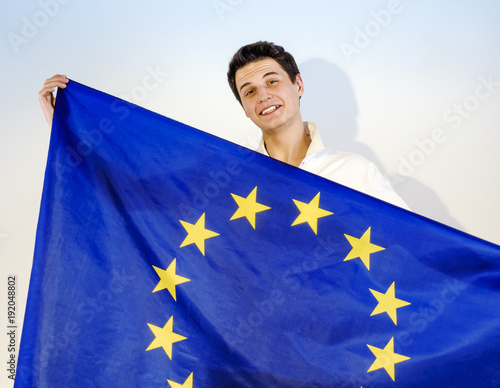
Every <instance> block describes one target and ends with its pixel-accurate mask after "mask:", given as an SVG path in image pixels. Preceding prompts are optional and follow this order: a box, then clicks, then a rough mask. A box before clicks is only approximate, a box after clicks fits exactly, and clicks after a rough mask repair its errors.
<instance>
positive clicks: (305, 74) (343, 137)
mask: <svg viewBox="0 0 500 388" xmlns="http://www.w3.org/2000/svg"><path fill="white" fill-rule="evenodd" d="M299 68H300V72H301V75H302V78H303V80H304V91H305V93H304V96H303V97H302V99H301V102H300V104H301V111H302V117H303V119H304V120H306V121H308V120H309V121H312V122H314V123H315V124H316V125H317V126H318V129H319V131H320V134H321V139H322V140H323V143H324V145H325V147H326V148H330V149H333V150H335V151H348V152H353V153H356V154H359V155H362V156H363V157H365V158H366V159H368V160H370V161H371V162H373V163H374V164H375V165H376V166H377V167H378V168H379V169H380V171H381V172H382V173H383V174H384V175H385V176H387V177H389V176H388V174H387V172H386V171H385V170H384V168H383V166H382V165H381V163H380V160H379V159H378V158H377V156H376V154H375V153H374V152H373V151H372V150H371V149H370V147H369V146H368V145H366V144H364V143H360V142H358V141H357V140H356V135H357V132H358V127H357V122H356V119H357V117H358V106H357V103H356V96H355V92H354V89H353V87H352V84H351V82H350V80H349V78H348V77H347V74H346V73H344V71H342V70H341V69H340V68H339V67H338V66H336V65H334V64H333V63H330V62H327V61H325V60H323V59H311V60H308V61H306V62H304V63H302V64H300V65H299ZM389 178H390V180H391V182H392V183H393V186H394V189H395V190H396V191H397V192H398V193H399V194H400V195H401V197H402V198H403V199H404V200H405V201H406V203H407V204H408V206H409V207H410V209H412V211H414V212H415V213H418V214H421V215H423V216H426V217H429V218H432V219H434V220H436V221H438V222H442V223H444V224H446V225H449V226H451V227H453V228H457V229H462V228H461V226H460V224H459V223H458V222H457V221H456V220H455V219H454V218H453V217H452V216H451V215H450V214H449V213H448V210H447V208H446V206H445V204H444V203H443V202H442V201H441V200H440V198H439V197H438V196H437V195H436V193H435V192H434V191H432V190H431V189H430V188H429V187H427V186H425V185H423V184H422V183H420V182H418V181H417V180H415V179H413V178H411V177H406V176H401V175H391V176H390V177H389Z"/></svg>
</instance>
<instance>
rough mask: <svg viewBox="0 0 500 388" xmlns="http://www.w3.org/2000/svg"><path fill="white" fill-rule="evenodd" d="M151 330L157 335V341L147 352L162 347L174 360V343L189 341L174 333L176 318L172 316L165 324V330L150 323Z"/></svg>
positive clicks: (152, 343) (155, 340)
mask: <svg viewBox="0 0 500 388" xmlns="http://www.w3.org/2000/svg"><path fill="white" fill-rule="evenodd" d="M148 326H149V328H150V329H151V331H152V332H153V334H154V335H155V337H156V338H155V339H154V340H153V342H151V344H150V345H149V346H148V348H147V349H146V352H147V351H148V350H152V349H156V348H160V347H162V348H163V350H164V351H165V353H167V356H168V357H169V358H170V359H172V344H173V343H174V342H179V341H183V340H185V339H187V338H186V337H184V336H182V335H180V334H177V333H174V331H173V330H174V316H173V315H172V316H171V317H170V319H169V320H168V322H167V323H165V326H163V328H161V327H158V326H155V325H152V324H150V323H148Z"/></svg>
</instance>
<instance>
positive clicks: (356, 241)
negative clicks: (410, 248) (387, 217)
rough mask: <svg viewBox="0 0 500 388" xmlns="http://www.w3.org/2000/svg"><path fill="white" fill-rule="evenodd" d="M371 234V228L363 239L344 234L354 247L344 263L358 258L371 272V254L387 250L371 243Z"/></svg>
mask: <svg viewBox="0 0 500 388" xmlns="http://www.w3.org/2000/svg"><path fill="white" fill-rule="evenodd" d="M370 233H371V227H369V228H368V229H367V230H366V232H365V233H364V234H363V236H361V238H356V237H352V236H349V235H347V234H344V236H345V237H346V238H347V240H348V241H349V243H350V244H351V246H352V249H351V251H350V252H349V254H348V255H347V256H346V258H345V259H344V261H347V260H352V259H357V258H358V257H359V258H360V259H361V261H362V262H363V263H364V265H365V266H366V268H368V271H369V270H370V254H372V253H375V252H379V251H383V250H384V249H385V248H382V247H379V246H378V245H375V244H372V243H370Z"/></svg>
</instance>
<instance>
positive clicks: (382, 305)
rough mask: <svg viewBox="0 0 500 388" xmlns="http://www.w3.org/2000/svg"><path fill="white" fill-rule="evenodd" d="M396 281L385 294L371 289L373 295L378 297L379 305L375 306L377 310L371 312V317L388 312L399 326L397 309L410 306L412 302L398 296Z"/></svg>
mask: <svg viewBox="0 0 500 388" xmlns="http://www.w3.org/2000/svg"><path fill="white" fill-rule="evenodd" d="M395 283H396V282H392V284H391V285H390V287H389V288H388V289H387V291H386V293H385V294H382V293H381V292H378V291H374V290H372V289H370V291H371V292H372V294H373V296H374V297H375V298H377V300H378V305H377V307H375V310H373V312H372V313H371V314H370V317H371V316H373V315H377V314H381V313H387V315H389V317H391V319H392V321H393V322H394V324H395V325H396V326H397V325H398V318H397V314H396V309H398V308H400V307H404V306H408V305H409V304H411V303H408V302H405V301H404V300H401V299H398V298H396V286H395Z"/></svg>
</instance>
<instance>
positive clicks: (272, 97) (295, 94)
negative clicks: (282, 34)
mask: <svg viewBox="0 0 500 388" xmlns="http://www.w3.org/2000/svg"><path fill="white" fill-rule="evenodd" d="M235 81H236V87H237V89H238V93H239V95H240V98H241V103H242V106H243V110H244V111H245V113H246V115H247V117H249V118H250V119H251V120H252V121H253V122H254V123H255V124H256V125H257V126H258V127H259V128H260V129H262V131H264V132H273V131H279V130H280V129H286V128H287V125H288V124H293V123H294V122H297V121H300V123H302V118H301V116H300V108H299V97H300V96H302V94H303V93H304V85H303V83H302V78H301V77H300V75H299V74H297V76H296V80H295V83H292V82H291V81H290V77H288V74H287V73H286V71H285V70H283V68H282V67H281V66H280V64H279V63H278V62H276V61H275V60H274V59H271V58H266V59H262V60H260V61H256V62H252V63H249V64H248V65H246V66H244V67H242V68H241V69H238V71H237V72H236V76H235Z"/></svg>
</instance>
